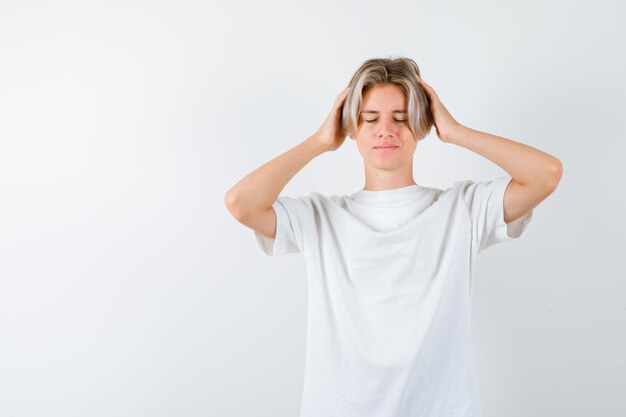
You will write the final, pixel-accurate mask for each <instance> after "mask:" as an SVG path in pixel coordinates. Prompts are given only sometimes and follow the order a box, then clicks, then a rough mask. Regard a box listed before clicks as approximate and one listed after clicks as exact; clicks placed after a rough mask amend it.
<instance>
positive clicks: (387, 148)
mask: <svg viewBox="0 0 626 417" xmlns="http://www.w3.org/2000/svg"><path fill="white" fill-rule="evenodd" d="M396 148H398V146H393V145H390V146H375V147H374V149H378V150H379V151H392V150H394V149H396Z"/></svg>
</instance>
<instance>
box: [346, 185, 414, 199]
mask: <svg viewBox="0 0 626 417" xmlns="http://www.w3.org/2000/svg"><path fill="white" fill-rule="evenodd" d="M425 191H426V188H425V187H422V186H421V185H418V184H411V185H407V186H405V187H400V188H392V189H389V190H379V191H369V190H364V189H361V190H359V191H357V192H356V193H354V194H352V195H351V196H350V198H351V199H353V200H355V201H359V202H362V203H377V202H394V201H406V200H413V199H414V198H416V197H418V196H420V195H421V194H422V193H423V192H425Z"/></svg>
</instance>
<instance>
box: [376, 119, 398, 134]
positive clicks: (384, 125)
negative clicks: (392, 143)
mask: <svg viewBox="0 0 626 417" xmlns="http://www.w3.org/2000/svg"><path fill="white" fill-rule="evenodd" d="M393 135H394V133H393V128H392V127H391V124H390V122H389V121H388V120H382V121H381V122H380V124H379V125H378V137H379V138H385V137H391V136H393Z"/></svg>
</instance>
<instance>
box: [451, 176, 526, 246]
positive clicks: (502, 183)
mask: <svg viewBox="0 0 626 417" xmlns="http://www.w3.org/2000/svg"><path fill="white" fill-rule="evenodd" d="M512 179H513V178H512V177H511V176H509V175H505V176H502V177H500V178H498V179H496V180H490V181H482V182H474V181H471V180H470V181H465V182H464V183H463V185H462V187H461V194H462V197H463V200H464V202H465V204H466V206H467V209H468V211H469V217H470V221H471V223H472V246H473V247H475V248H477V251H476V253H479V252H481V251H483V250H485V249H487V248H488V247H490V246H492V245H494V244H496V243H501V242H506V241H509V240H513V239H519V238H521V237H523V236H524V235H525V234H526V233H527V231H528V229H529V227H530V223H531V222H532V219H533V214H534V212H533V211H532V210H531V211H530V212H528V213H526V214H524V215H523V216H521V217H519V218H517V219H515V220H514V221H512V222H510V223H509V224H507V223H505V221H504V194H505V191H506V188H507V186H508V185H509V183H510V182H511V180H512Z"/></svg>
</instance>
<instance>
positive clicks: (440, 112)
mask: <svg viewBox="0 0 626 417" xmlns="http://www.w3.org/2000/svg"><path fill="white" fill-rule="evenodd" d="M419 83H420V85H421V86H422V87H423V88H424V90H425V91H426V94H428V98H429V99H430V111H431V113H432V115H433V118H434V119H435V130H436V131H437V136H438V137H439V139H441V141H442V142H448V141H449V140H450V137H451V135H452V134H453V133H452V132H453V131H454V130H455V129H458V128H459V127H462V126H461V124H460V123H459V122H457V121H456V120H455V119H454V117H452V115H451V114H450V112H449V111H448V109H446V107H445V106H444V105H443V103H442V102H441V100H439V96H438V95H437V93H436V92H435V90H434V89H433V88H432V87H431V86H429V85H428V84H426V82H425V81H424V80H423V79H422V78H420V79H419Z"/></svg>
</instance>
